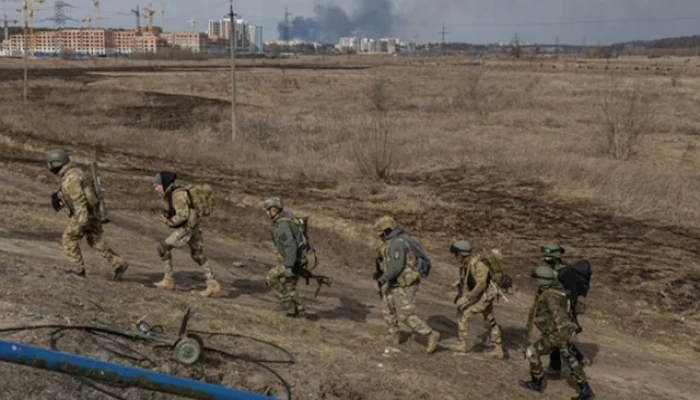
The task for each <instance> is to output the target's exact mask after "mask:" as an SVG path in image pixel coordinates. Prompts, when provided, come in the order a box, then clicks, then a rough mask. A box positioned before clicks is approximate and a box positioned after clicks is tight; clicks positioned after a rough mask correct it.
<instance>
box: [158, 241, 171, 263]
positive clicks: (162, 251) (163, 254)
mask: <svg viewBox="0 0 700 400" xmlns="http://www.w3.org/2000/svg"><path fill="white" fill-rule="evenodd" d="M158 255H159V256H160V258H161V259H163V260H169V259H170V246H168V245H167V244H165V243H162V242H161V243H160V244H158Z"/></svg>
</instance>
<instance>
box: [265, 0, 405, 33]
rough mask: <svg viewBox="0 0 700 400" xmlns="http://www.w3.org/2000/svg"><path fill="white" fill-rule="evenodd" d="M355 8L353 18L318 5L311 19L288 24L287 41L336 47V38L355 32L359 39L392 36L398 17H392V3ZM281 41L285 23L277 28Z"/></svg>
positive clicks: (369, 0) (362, 0)
mask: <svg viewBox="0 0 700 400" xmlns="http://www.w3.org/2000/svg"><path fill="white" fill-rule="evenodd" d="M357 3H358V8H357V10H356V11H355V12H353V13H352V15H348V13H347V12H346V11H345V10H343V9H342V8H341V7H339V6H336V5H330V4H329V5H317V6H315V7H314V17H313V18H309V17H307V18H304V17H296V18H294V19H293V20H292V21H290V24H289V27H288V32H289V39H300V40H304V41H308V42H326V43H335V42H337V41H338V38H340V37H344V36H352V35H353V32H354V31H355V30H357V31H358V33H359V35H360V36H362V37H372V38H378V37H384V36H388V35H391V34H392V33H393V29H394V28H395V25H397V23H399V17H398V16H397V15H396V14H395V13H394V4H393V2H392V0H357ZM277 31H278V33H279V37H280V39H285V32H287V27H285V24H284V22H280V23H279V24H277Z"/></svg>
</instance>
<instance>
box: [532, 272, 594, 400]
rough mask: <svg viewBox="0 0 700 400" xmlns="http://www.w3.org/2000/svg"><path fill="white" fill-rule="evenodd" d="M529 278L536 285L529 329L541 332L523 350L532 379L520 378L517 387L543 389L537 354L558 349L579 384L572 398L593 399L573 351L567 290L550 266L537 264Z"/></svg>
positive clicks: (538, 390) (543, 384) (540, 365)
mask: <svg viewBox="0 0 700 400" xmlns="http://www.w3.org/2000/svg"><path fill="white" fill-rule="evenodd" d="M532 278H533V279H534V280H535V282H536V284H537V294H536V296H535V301H534V304H533V305H532V309H531V310H530V317H529V320H528V332H530V331H531V330H532V326H533V325H534V326H537V329H539V331H540V332H541V334H542V335H541V337H540V338H539V339H538V340H537V341H536V342H535V343H534V344H532V345H531V346H530V347H528V348H527V350H526V351H525V357H526V358H527V360H528V362H529V363H530V376H531V377H532V379H531V380H529V381H522V380H521V381H520V382H519V383H520V386H522V387H524V388H526V389H530V390H534V391H536V392H544V390H545V389H546V387H547V380H546V376H545V373H544V368H543V367H542V361H541V360H540V356H543V355H547V354H550V353H552V352H553V351H554V350H557V349H558V350H559V352H560V354H561V357H563V358H564V359H565V360H566V362H567V363H568V364H569V368H570V369H571V376H572V377H573V378H574V380H575V381H576V383H577V384H578V386H579V394H578V396H577V397H572V400H593V399H594V398H595V394H594V393H593V391H592V390H591V387H590V386H589V385H588V381H587V379H586V373H585V372H584V370H583V365H582V364H581V363H580V362H579V361H578V360H577V359H576V356H575V355H574V354H573V350H572V341H573V339H574V336H575V335H576V324H575V323H574V321H573V320H572V318H571V316H570V315H569V313H568V312H567V308H568V303H567V298H566V293H565V292H564V291H563V290H562V287H561V285H560V283H559V282H558V281H557V278H556V276H555V274H554V270H553V269H552V268H550V267H549V266H540V267H537V268H536V269H535V270H534V271H533V273H532Z"/></svg>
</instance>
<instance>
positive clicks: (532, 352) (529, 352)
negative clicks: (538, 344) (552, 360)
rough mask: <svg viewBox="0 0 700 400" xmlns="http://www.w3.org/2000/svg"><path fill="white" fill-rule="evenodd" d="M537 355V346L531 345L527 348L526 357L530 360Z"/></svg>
mask: <svg viewBox="0 0 700 400" xmlns="http://www.w3.org/2000/svg"><path fill="white" fill-rule="evenodd" d="M535 356H537V351H535V347H534V346H529V347H528V348H527V349H526V350H525V358H526V359H528V360H532V359H533V358H534V357H535Z"/></svg>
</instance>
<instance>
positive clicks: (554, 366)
mask: <svg viewBox="0 0 700 400" xmlns="http://www.w3.org/2000/svg"><path fill="white" fill-rule="evenodd" d="M540 251H541V252H542V259H543V260H544V262H545V263H546V264H547V266H549V267H550V268H552V270H553V271H554V276H555V277H556V278H557V279H559V272H560V271H561V270H562V269H564V268H565V267H566V266H567V264H566V263H565V262H564V260H563V258H562V256H563V255H564V253H565V250H564V248H563V247H561V246H560V245H559V244H557V243H548V244H546V245H544V246H542V247H541V248H540ZM559 283H560V284H563V283H562V282H561V281H559ZM585 300H586V298H585V297H583V296H578V297H577V298H576V299H572V298H569V304H570V307H569V309H570V312H569V313H570V315H571V317H572V318H573V320H574V323H575V324H576V333H577V334H578V333H581V331H582V329H581V325H580V324H579V322H578V313H577V310H582V309H584V308H585ZM572 352H573V354H574V356H575V357H576V360H578V362H580V363H583V362H584V361H585V359H586V357H585V356H584V355H583V353H581V351H580V350H579V349H578V347H576V346H575V345H573V344H572ZM561 360H562V356H561V353H560V352H559V350H558V349H555V350H554V351H552V352H551V353H550V354H549V367H548V372H549V373H550V374H552V375H555V376H556V375H561Z"/></svg>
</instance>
